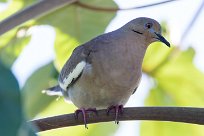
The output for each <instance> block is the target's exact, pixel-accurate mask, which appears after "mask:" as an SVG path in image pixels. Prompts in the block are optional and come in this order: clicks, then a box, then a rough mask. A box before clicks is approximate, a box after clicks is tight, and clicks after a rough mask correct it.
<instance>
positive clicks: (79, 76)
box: [46, 17, 170, 108]
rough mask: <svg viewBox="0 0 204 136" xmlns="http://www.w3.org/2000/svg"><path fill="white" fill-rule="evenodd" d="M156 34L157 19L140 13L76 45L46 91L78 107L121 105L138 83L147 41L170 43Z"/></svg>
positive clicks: (157, 31)
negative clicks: (52, 85)
mask: <svg viewBox="0 0 204 136" xmlns="http://www.w3.org/2000/svg"><path fill="white" fill-rule="evenodd" d="M160 34H161V27H160V25H159V23H158V22H157V21H155V20H153V19H150V18H144V17H142V18H137V19H134V20H132V21H130V22H129V23H127V24H126V25H124V26H123V27H121V28H120V29H117V30H115V31H113V32H110V33H106V34H103V35H100V36H98V37H96V38H94V39H92V40H91V41H89V42H87V43H85V44H83V45H81V46H78V47H77V48H76V49H75V50H74V51H73V53H72V55H71V57H70V58H69V60H68V61H67V62H66V63H65V65H64V67H63V68H62V70H61V73H60V75H59V85H57V86H55V88H54V91H52V90H53V88H52V90H49V91H46V93H47V94H50V93H51V92H57V93H56V94H57V95H59V92H62V94H63V96H64V97H65V99H67V100H71V101H72V102H73V103H74V104H75V105H76V106H77V107H78V108H107V107H108V106H111V105H124V104H125V103H126V102H127V100H128V99H129V97H130V96H131V94H133V93H134V92H135V91H136V89H137V87H138V85H139V82H140V79H141V75H142V70H141V69H142V61H143V58H144V55H145V52H146V49H147V47H148V45H149V44H151V43H152V42H155V41H159V40H160V41H162V42H164V43H165V44H166V45H167V46H170V44H169V43H168V42H167V41H166V40H165V39H164V38H163V37H162V36H161V35H160ZM56 90H58V91H56Z"/></svg>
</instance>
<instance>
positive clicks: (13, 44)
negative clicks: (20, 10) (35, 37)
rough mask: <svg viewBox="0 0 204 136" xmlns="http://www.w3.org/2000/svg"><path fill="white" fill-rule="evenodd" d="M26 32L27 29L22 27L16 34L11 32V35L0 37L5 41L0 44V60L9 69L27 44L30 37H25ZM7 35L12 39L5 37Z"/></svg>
mask: <svg viewBox="0 0 204 136" xmlns="http://www.w3.org/2000/svg"><path fill="white" fill-rule="evenodd" d="M26 32H27V28H26V27H22V28H19V29H18V30H17V31H16V32H15V31H12V33H8V34H7V35H5V36H4V35H3V37H1V39H3V38H5V39H3V41H2V42H1V45H2V48H0V59H1V61H2V62H3V63H4V64H5V65H6V66H8V67H11V65H12V64H13V62H14V61H15V60H16V59H17V57H18V56H19V55H20V53H21V51H22V50H23V49H24V47H25V46H26V45H27V44H28V43H29V41H30V39H31V36H29V35H27V34H26ZM8 35H10V36H9V37H12V38H9V37H6V36H8Z"/></svg>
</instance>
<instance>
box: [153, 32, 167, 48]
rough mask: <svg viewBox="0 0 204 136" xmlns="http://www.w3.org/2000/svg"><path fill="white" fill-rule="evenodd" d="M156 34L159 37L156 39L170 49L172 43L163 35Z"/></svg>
mask: <svg viewBox="0 0 204 136" xmlns="http://www.w3.org/2000/svg"><path fill="white" fill-rule="evenodd" d="M155 34H156V35H157V38H156V39H158V40H159V41H161V42H163V43H165V44H166V45H167V46H168V47H170V43H169V42H168V41H167V40H166V39H165V38H164V37H163V36H162V35H160V34H157V33H155Z"/></svg>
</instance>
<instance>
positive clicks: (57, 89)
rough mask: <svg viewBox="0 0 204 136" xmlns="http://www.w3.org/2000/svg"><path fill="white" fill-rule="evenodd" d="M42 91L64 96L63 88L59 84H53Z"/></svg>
mask: <svg viewBox="0 0 204 136" xmlns="http://www.w3.org/2000/svg"><path fill="white" fill-rule="evenodd" d="M42 93H45V94H47V95H58V96H63V94H62V89H61V87H60V86H59V85H56V86H53V87H51V88H48V89H45V90H43V91H42Z"/></svg>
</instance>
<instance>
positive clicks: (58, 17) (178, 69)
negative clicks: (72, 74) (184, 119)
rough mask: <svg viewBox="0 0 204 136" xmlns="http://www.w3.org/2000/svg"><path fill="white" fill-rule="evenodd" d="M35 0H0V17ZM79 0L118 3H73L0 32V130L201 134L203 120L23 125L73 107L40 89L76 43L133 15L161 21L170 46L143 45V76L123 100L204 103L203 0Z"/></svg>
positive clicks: (111, 135)
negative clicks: (41, 127) (40, 127)
mask: <svg viewBox="0 0 204 136" xmlns="http://www.w3.org/2000/svg"><path fill="white" fill-rule="evenodd" d="M36 2H38V1H37V0H8V1H7V0H0V20H3V19H5V18H6V17H8V16H10V15H12V14H13V13H15V12H16V11H19V10H21V9H23V8H25V7H27V6H30V5H32V4H34V3H36ZM80 2H82V3H84V4H88V5H89V6H90V7H96V8H97V7H103V8H105V9H106V8H117V7H119V8H120V10H117V11H108V10H107V11H106V10H103V11H100V10H94V9H91V8H85V7H81V6H80V5H78V4H72V5H68V6H65V7H63V8H60V9H57V10H55V11H53V12H51V13H49V14H46V15H43V16H41V17H38V18H35V19H33V20H30V21H28V22H26V23H24V24H22V25H20V26H18V27H16V28H14V29H12V30H10V31H8V32H7V33H5V34H3V35H1V36H0V122H1V123H0V133H2V134H4V135H8V136H14V135H19V136H26V135H40V136H59V135H60V136H66V135H76V136H80V135H82V136H84V135H87V136H96V135H97V136H100V135H101V136H104V135H107V136H122V135H129V136H150V135H151V136H158V135H165V136H172V135H174V136H180V135H185V136H192V135H194V136H203V135H204V131H203V130H204V126H200V125H192V124H184V123H172V122H156V121H124V122H120V123H119V125H115V124H114V122H108V123H98V124H93V125H89V129H88V130H86V129H85V128H84V126H83V125H82V126H75V127H67V128H60V129H56V130H50V131H45V132H40V133H38V134H34V132H32V130H31V129H30V128H29V127H28V126H27V125H25V122H26V121H25V120H32V119H37V118H43V117H48V116H54V115H60V114H67V113H73V112H74V110H75V109H76V107H75V106H74V105H73V104H67V103H65V102H64V100H63V98H57V97H49V96H46V95H44V94H42V93H41V91H42V90H43V89H45V88H48V87H51V86H53V85H55V84H57V78H58V74H59V71H60V69H61V68H62V66H63V64H64V63H65V62H66V60H67V59H68V58H69V56H70V55H71V53H72V51H73V49H74V48H75V47H76V46H78V45H80V44H82V43H84V42H86V41H88V40H90V39H92V38H93V37H95V36H97V35H99V34H102V33H104V32H110V31H113V30H115V29H117V28H119V27H121V26H122V25H124V24H125V23H127V22H128V21H130V20H132V19H134V18H137V17H150V18H153V19H155V20H157V21H159V22H160V23H161V24H162V28H163V35H164V36H165V37H166V38H167V39H168V41H169V42H170V43H171V46H172V47H171V48H167V47H166V46H164V45H163V44H162V43H153V44H152V45H151V46H150V47H149V48H148V50H147V54H146V56H145V59H144V63H143V77H142V82H141V84H140V86H139V88H138V89H137V92H136V93H135V94H134V95H132V96H131V98H130V100H129V101H128V103H127V104H126V105H125V106H126V107H135V106H191V107H192V106H194V107H203V105H204V84H203V83H204V73H203V71H204V62H203V58H204V45H203V43H204V38H203V35H204V27H203V24H204V10H203V6H204V1H203V0H196V1H192V0H168V1H166V2H164V1H161V0H142V1H141V0H128V1H127V0H126V1H124V0H115V1H112V0H80ZM160 2H162V3H160ZM153 3H160V4H154V5H152V4H153ZM147 5H149V6H147ZM135 7H141V8H135ZM123 9H129V10H123ZM0 29H1V25H0ZM121 55H124V54H121ZM31 127H33V126H31ZM8 130H9V131H8Z"/></svg>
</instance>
